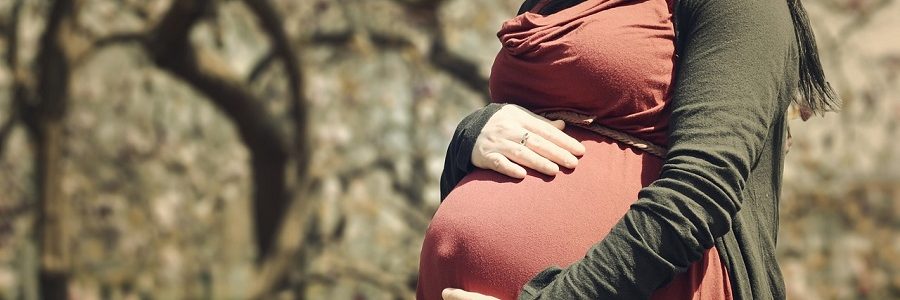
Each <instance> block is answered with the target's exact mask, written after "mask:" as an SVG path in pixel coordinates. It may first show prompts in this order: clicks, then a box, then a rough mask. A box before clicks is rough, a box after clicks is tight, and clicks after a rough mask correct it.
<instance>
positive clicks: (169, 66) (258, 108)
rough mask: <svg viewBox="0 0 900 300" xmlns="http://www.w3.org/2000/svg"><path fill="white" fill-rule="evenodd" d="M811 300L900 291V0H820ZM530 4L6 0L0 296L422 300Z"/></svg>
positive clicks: (789, 279) (792, 194)
mask: <svg viewBox="0 0 900 300" xmlns="http://www.w3.org/2000/svg"><path fill="white" fill-rule="evenodd" d="M804 3H805V5H806V7H807V9H808V10H809V14H810V18H811V20H812V23H813V25H814V27H815V29H816V34H817V38H818V41H819V46H820V49H821V55H822V59H823V63H824V64H825V65H826V71H827V75H829V76H830V81H831V83H832V85H833V86H834V87H835V89H836V90H837V91H838V92H839V94H840V95H841V97H842V98H843V100H844V110H843V112H841V113H840V114H834V113H831V114H828V115H827V116H826V117H824V118H814V119H812V120H810V121H808V122H801V121H799V120H794V121H792V123H791V127H792V129H793V136H794V145H793V148H792V150H791V153H790V155H789V156H788V161H787V162H786V165H785V171H784V185H783V198H782V203H781V206H780V208H781V210H780V213H781V222H780V224H781V225H780V238H779V245H778V247H779V248H778V253H779V260H780V264H781V267H782V270H783V273H784V276H785V281H786V284H787V288H788V292H789V295H788V296H789V299H890V298H900V234H898V232H900V231H898V230H900V147H898V144H897V139H898V138H900V133H898V130H897V127H898V124H897V121H898V119H900V84H898V83H900V79H898V72H900V39H898V38H897V37H898V36H900V29H898V28H900V18H898V17H900V0H806V1H805V2H804ZM519 4H520V0H493V1H478V0H327V1H326V0H311V1H289V0H272V1H262V0H260V1H254V0H246V1H239V0H177V1H174V0H54V1H47V0H3V1H0V51H2V53H0V54H2V60H0V299H39V298H41V299H65V298H70V299H179V298H181V299H242V298H254V297H256V298H266V299H271V298H278V299H294V298H307V299H410V298H412V297H413V292H414V289H415V283H416V271H417V266H418V254H419V250H420V245H421V242H422V236H423V234H424V230H425V228H426V227H427V225H428V222H429V220H430V218H431V215H432V214H433V213H434V211H435V209H436V208H437V205H438V179H439V175H440V171H441V168H442V165H443V156H444V153H445V151H446V145H447V143H448V141H449V138H450V135H451V133H452V132H453V129H454V128H455V126H456V124H457V122H458V121H459V120H460V119H461V118H462V117H463V116H465V115H466V114H468V113H469V112H471V111H472V110H474V109H476V108H478V107H480V106H482V105H484V104H485V103H486V101H487V78H488V75H489V70H490V65H491V62H492V60H493V57H494V55H495V53H496V51H497V50H498V49H499V44H498V42H497V40H496V37H495V32H496V31H497V30H498V29H499V24H500V23H501V22H502V21H503V20H505V19H507V18H509V17H511V16H513V15H514V13H515V11H516V9H517V8H518V6H519Z"/></svg>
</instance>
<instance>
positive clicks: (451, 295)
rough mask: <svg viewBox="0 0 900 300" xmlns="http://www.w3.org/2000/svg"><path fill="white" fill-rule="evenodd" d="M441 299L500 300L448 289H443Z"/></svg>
mask: <svg viewBox="0 0 900 300" xmlns="http://www.w3.org/2000/svg"><path fill="white" fill-rule="evenodd" d="M441 298H443V299H444V300H500V299H497V298H494V297H491V296H488V295H482V294H479V293H473V292H467V291H464V290H460V289H450V288H447V289H444V290H443V291H442V292H441Z"/></svg>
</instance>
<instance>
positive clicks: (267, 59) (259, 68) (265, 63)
mask: <svg viewBox="0 0 900 300" xmlns="http://www.w3.org/2000/svg"><path fill="white" fill-rule="evenodd" d="M276 58H278V56H277V55H276V54H275V51H269V52H268V53H266V54H265V55H263V56H262V57H261V58H260V59H259V61H257V62H256V64H255V65H253V68H252V69H250V73H249V74H247V82H249V83H254V82H256V81H257V80H259V77H260V76H262V74H263V73H264V72H265V71H266V70H268V69H269V66H271V65H272V63H274V62H275V59H276Z"/></svg>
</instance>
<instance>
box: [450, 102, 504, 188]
mask: <svg viewBox="0 0 900 300" xmlns="http://www.w3.org/2000/svg"><path fill="white" fill-rule="evenodd" d="M501 107H503V104H501V103H491V104H488V105H487V106H485V107H482V108H481V109H478V110H476V111H474V112H472V113H471V114H469V115H468V116H466V117H465V118H463V120H462V121H460V122H459V125H457V126H456V131H455V132H454V133H453V138H452V139H451V140H450V146H449V147H447V156H446V157H445V158H444V170H443V171H442V172H441V201H444V198H447V194H450V191H451V190H453V188H454V187H456V185H457V184H458V183H459V181H460V180H462V178H463V177H465V176H466V174H469V172H472V170H473V169H474V168H475V166H474V165H472V150H473V149H474V147H475V140H476V139H477V138H478V134H480V133H481V129H482V128H484V124H485V123H487V121H488V119H490V118H491V116H493V115H494V113H496V112H497V111H498V110H500V108H501Z"/></svg>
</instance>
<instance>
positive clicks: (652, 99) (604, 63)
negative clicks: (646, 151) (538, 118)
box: [490, 0, 675, 145]
mask: <svg viewBox="0 0 900 300" xmlns="http://www.w3.org/2000/svg"><path fill="white" fill-rule="evenodd" d="M543 2H547V1H543ZM642 3H643V4H642ZM660 3H662V4H663V5H653V6H654V8H653V9H646V7H643V8H642V9H634V8H633V7H634V6H639V5H636V4H641V5H645V6H650V3H644V2H641V1H633V0H609V1H585V2H582V3H580V4H578V5H575V6H573V7H570V8H567V9H565V10H562V11H560V12H557V13H555V14H552V15H549V16H541V15H538V14H535V13H531V12H526V13H524V14H521V15H519V16H517V17H515V18H513V19H510V20H508V21H506V22H505V23H504V24H503V26H502V28H501V29H500V32H499V33H497V36H498V37H499V38H500V41H501V43H502V45H503V49H502V50H501V51H500V53H499V54H497V58H496V59H495V61H494V66H493V69H492V71H491V80H490V88H491V98H492V99H493V101H495V102H507V103H515V104H519V105H522V106H523V107H527V108H530V109H532V110H536V111H541V110H544V109H560V108H562V109H568V110H576V111H578V112H581V113H584V114H588V115H592V116H596V119H597V121H598V122H599V123H600V124H603V125H606V126H607V127H610V128H614V129H618V130H621V131H623V132H626V133H629V134H632V135H635V136H637V137H641V138H645V139H647V140H649V141H651V142H654V143H657V144H661V145H665V140H666V124H667V123H668V117H667V114H666V113H665V112H664V107H665V103H666V99H667V98H668V94H669V90H670V87H671V83H672V81H673V74H674V72H673V68H674V57H675V55H674V53H675V42H674V41H675V31H674V28H673V24H672V22H671V13H670V10H669V7H667V5H665V3H666V2H661V1H660ZM543 4H544V3H541V4H538V5H537V6H536V7H535V9H539V8H540V7H541V6H542V5H543ZM533 11H536V10H533ZM638 19H639V20H640V21H639V22H638V21H637V20H638Z"/></svg>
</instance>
